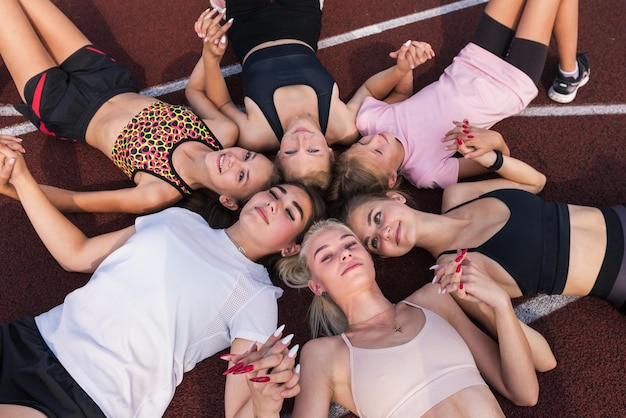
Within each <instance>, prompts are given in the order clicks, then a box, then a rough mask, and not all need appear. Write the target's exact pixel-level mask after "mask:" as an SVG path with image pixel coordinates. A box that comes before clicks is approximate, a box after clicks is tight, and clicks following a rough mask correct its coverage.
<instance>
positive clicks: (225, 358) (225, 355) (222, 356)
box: [220, 353, 234, 360]
mask: <svg viewBox="0 0 626 418" xmlns="http://www.w3.org/2000/svg"><path fill="white" fill-rule="evenodd" d="M232 356H234V354H232V353H228V354H222V355H221V356H220V358H221V359H222V360H228V359H230V358H231V357H232Z"/></svg>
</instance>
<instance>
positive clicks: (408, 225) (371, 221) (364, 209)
mask: <svg viewBox="0 0 626 418" xmlns="http://www.w3.org/2000/svg"><path fill="white" fill-rule="evenodd" d="M411 214H412V209H411V208H410V207H408V206H407V205H405V204H404V203H402V202H401V201H399V200H396V199H378V200H370V201H368V202H365V203H363V204H361V205H359V206H357V207H356V208H355V209H353V210H352V212H351V213H350V215H349V216H348V219H347V223H348V225H349V226H350V228H352V230H353V231H354V233H355V234H356V235H357V237H359V238H360V239H361V241H363V244H364V245H365V247H366V248H367V249H368V250H369V251H371V252H372V253H374V254H378V255H380V256H382V257H400V256H402V255H404V254H406V253H408V252H409V251H411V250H412V249H413V245H414V242H413V239H412V237H413V236H414V229H415V227H414V224H413V222H412V216H411Z"/></svg>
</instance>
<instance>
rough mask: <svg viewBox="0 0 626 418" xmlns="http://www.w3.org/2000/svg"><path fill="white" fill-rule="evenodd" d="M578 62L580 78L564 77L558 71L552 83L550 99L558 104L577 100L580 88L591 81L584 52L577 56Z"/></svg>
mask: <svg viewBox="0 0 626 418" xmlns="http://www.w3.org/2000/svg"><path fill="white" fill-rule="evenodd" d="M576 61H577V62H578V72H579V73H578V78H574V77H563V76H562V75H561V72H560V71H557V74H556V77H555V78H554V81H553V82H552V86H551V87H550V90H548V97H549V98H550V99H552V100H554V101H555V102H558V103H569V102H571V101H572V100H574V99H575V98H576V92H577V91H578V89H579V88H581V87H582V86H584V85H585V84H587V82H588V81H589V74H590V73H591V70H590V69H589V60H587V56H586V55H585V54H583V53H582V52H579V53H577V54H576Z"/></svg>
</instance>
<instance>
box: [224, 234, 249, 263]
mask: <svg viewBox="0 0 626 418" xmlns="http://www.w3.org/2000/svg"><path fill="white" fill-rule="evenodd" d="M224 232H226V236H227V237H228V239H230V240H231V241H232V243H233V244H235V247H237V251H239V252H240V253H241V254H243V255H244V256H246V257H248V255H247V254H246V250H245V248H243V247H242V246H241V245H239V243H238V242H237V240H236V239H235V238H233V237H232V235H230V234H229V233H228V229H225V230H224Z"/></svg>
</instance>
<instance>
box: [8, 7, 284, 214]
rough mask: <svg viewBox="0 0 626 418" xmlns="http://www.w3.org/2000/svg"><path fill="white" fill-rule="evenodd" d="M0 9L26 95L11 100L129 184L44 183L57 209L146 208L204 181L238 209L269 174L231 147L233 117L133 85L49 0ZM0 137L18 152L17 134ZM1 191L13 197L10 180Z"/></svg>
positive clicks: (259, 159)
mask: <svg viewBox="0 0 626 418" xmlns="http://www.w3.org/2000/svg"><path fill="white" fill-rule="evenodd" d="M2 9H3V10H2V13H1V16H2V20H1V24H0V55H2V58H3V60H4V62H5V64H6V66H7V68H8V70H9V72H10V73H11V76H12V77H13V80H14V82H15V84H16V86H17V88H18V90H19V93H20V96H21V97H22V100H23V101H24V102H25V104H19V105H16V106H15V107H16V109H17V110H19V111H20V112H21V113H22V114H24V115H25V116H26V117H27V118H28V119H30V120H31V122H33V124H35V126H37V127H38V128H39V130H40V131H41V132H43V133H45V134H48V135H52V136H55V137H56V138H59V139H64V140H70V141H78V142H86V143H88V144H89V145H91V146H93V147H95V148H97V149H99V150H100V151H102V152H103V153H104V154H105V155H107V156H108V157H109V158H111V160H113V162H114V163H115V164H116V165H117V166H118V167H119V168H120V169H121V170H122V171H123V172H124V173H125V174H126V175H128V176H129V178H130V179H131V180H133V181H134V182H135V185H136V187H132V188H124V189H118V190H104V191H84V192H75V191H69V190H64V189H60V188H56V187H52V186H43V189H44V192H45V193H46V195H47V196H48V198H49V199H50V200H51V201H52V202H53V204H54V205H55V206H56V207H57V208H58V209H60V210H62V211H66V212H83V211H84V212H128V213H150V212H154V211H157V210H159V209H162V208H165V207H167V206H170V205H172V204H174V203H175V202H177V201H179V200H180V199H182V198H183V197H184V196H186V195H189V194H191V193H192V191H193V190H196V189H201V188H206V189H210V190H212V191H214V192H216V193H217V194H219V195H220V196H219V200H220V202H221V203H222V204H223V205H224V206H225V207H227V208H228V209H231V210H236V209H237V208H238V207H239V206H240V204H241V202H243V201H245V200H246V199H247V198H248V197H250V196H251V195H253V194H254V193H255V192H257V191H260V190H262V189H264V188H266V187H267V186H268V185H270V184H272V183H274V182H275V180H277V178H276V174H275V171H274V166H273V164H272V162H271V161H270V160H269V159H268V158H267V157H265V156H264V155H262V154H257V153H255V152H251V151H248V150H246V149H243V148H237V147H232V146H233V145H234V144H235V142H236V140H237V137H238V134H239V132H238V128H237V125H235V124H234V123H233V122H232V120H230V119H229V118H228V117H226V116H225V115H224V114H222V113H221V112H220V111H219V110H218V109H217V108H216V107H215V106H213V104H212V103H211V102H210V101H209V100H208V99H207V100H205V101H203V102H201V103H198V102H195V103H194V110H195V111H196V112H197V114H196V113H194V112H193V111H191V110H189V109H187V108H185V107H183V106H174V105H170V104H167V103H164V102H162V101H160V100H157V99H155V98H154V97H149V96H146V95H143V94H139V93H138V88H137V85H136V83H135V80H134V79H133V78H132V76H131V75H130V72H129V71H128V70H127V69H126V68H124V67H122V66H121V65H120V64H118V63H116V62H115V60H114V59H113V58H111V57H109V56H108V55H106V54H105V53H104V52H102V51H101V50H99V49H97V48H96V47H94V46H93V45H92V44H91V42H90V41H89V40H88V39H87V38H86V37H85V35H83V34H82V33H81V31H80V30H79V29H78V28H77V27H76V26H75V25H74V24H73V23H72V22H71V21H70V20H69V19H68V17H67V16H65V15H64V14H63V13H62V12H61V11H60V10H59V9H58V8H57V7H56V6H55V5H54V4H53V3H51V2H50V1H48V0H36V1H28V2H25V1H21V0H12V1H8V2H3V3H2ZM16 34H18V35H19V36H16ZM217 47H218V46H217V45H216V48H217ZM190 82H193V80H191V81H190ZM2 142H3V143H6V144H9V145H10V146H11V147H12V148H13V149H14V150H20V151H22V152H23V151H24V149H23V147H22V144H21V140H20V139H17V138H14V137H3V139H2ZM0 192H2V193H3V194H5V195H8V196H11V197H13V198H16V199H17V198H18V196H17V193H16V192H15V190H14V189H13V188H12V186H9V185H6V186H4V187H3V188H2V190H0Z"/></svg>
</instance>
